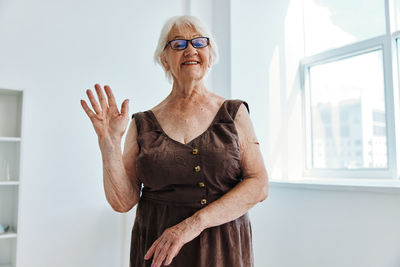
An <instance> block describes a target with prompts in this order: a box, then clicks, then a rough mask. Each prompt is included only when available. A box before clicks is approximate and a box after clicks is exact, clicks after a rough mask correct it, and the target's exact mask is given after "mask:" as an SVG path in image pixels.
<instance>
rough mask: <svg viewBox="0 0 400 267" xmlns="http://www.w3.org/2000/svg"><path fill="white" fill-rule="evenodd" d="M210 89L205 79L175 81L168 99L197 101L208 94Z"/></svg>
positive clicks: (186, 101) (187, 101) (173, 100)
mask: <svg viewBox="0 0 400 267" xmlns="http://www.w3.org/2000/svg"><path fill="white" fill-rule="evenodd" d="M208 93H209V92H208V90H207V88H206V87H205V85H204V83H203V81H202V80H201V81H193V80H192V81H187V82H177V81H174V84H173V86H172V91H171V93H170V94H169V95H168V97H167V98H168V99H169V100H170V101H172V102H185V103H189V102H197V101H198V100H199V99H200V98H203V97H206V96H208Z"/></svg>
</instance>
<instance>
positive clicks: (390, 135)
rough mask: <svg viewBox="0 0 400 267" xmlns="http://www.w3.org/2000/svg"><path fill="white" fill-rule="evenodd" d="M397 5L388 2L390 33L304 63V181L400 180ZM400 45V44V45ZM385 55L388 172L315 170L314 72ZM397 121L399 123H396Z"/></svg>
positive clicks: (373, 170)
mask: <svg viewBox="0 0 400 267" xmlns="http://www.w3.org/2000/svg"><path fill="white" fill-rule="evenodd" d="M394 7H395V3H394V2H392V1H391V0H385V22H386V33H385V34H384V35H380V36H377V37H374V38H370V39H367V40H362V41H359V42H355V43H351V44H348V45H345V46H342V47H338V48H333V49H329V50H326V51H323V52H320V53H318V54H315V55H311V56H307V57H304V58H303V59H302V60H301V61H300V70H299V72H300V77H301V79H300V83H301V85H300V88H301V97H302V99H301V100H302V101H301V102H302V125H303V134H304V135H303V137H304V138H303V152H304V153H303V155H304V156H303V157H302V166H303V173H302V177H303V179H321V180H323V179H326V178H334V179H344V178H352V179H356V180H360V179H361V180H364V179H367V180H371V179H383V180H385V181H387V180H390V179H392V180H396V181H398V180H399V179H400V173H399V166H400V157H399V154H400V153H399V151H397V152H396V144H400V125H399V124H400V120H399V118H400V116H399V114H400V106H399V104H400V101H399V100H400V99H399V98H400V97H399V95H400V93H399V86H398V85H399V79H400V74H399V72H398V70H399V69H400V67H399V66H400V65H399V64H400V62H399V59H398V54H399V51H398V49H397V45H396V44H397V41H399V42H400V31H396V32H393V33H392V31H391V25H395V20H394V13H395V9H394ZM399 45H400V43H399ZM377 49H379V50H381V51H382V63H383V77H384V99H385V117H386V118H385V122H386V137H387V139H386V140H387V168H370V169H367V168H365V169H328V168H325V169H320V168H312V167H311V166H309V165H310V163H311V160H312V154H313V150H312V142H313V140H312V117H311V103H310V92H311V88H310V68H311V67H313V66H317V65H321V64H326V63H330V62H335V61H338V60H342V59H346V58H350V57H354V56H357V55H362V54H364V53H368V52H372V51H376V50H377ZM396 120H397V121H398V123H396Z"/></svg>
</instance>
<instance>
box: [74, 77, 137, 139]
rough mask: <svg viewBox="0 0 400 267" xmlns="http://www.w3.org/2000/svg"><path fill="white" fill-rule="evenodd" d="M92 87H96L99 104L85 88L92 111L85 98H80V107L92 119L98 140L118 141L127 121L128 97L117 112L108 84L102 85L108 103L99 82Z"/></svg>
mask: <svg viewBox="0 0 400 267" xmlns="http://www.w3.org/2000/svg"><path fill="white" fill-rule="evenodd" d="M94 88H95V89H96V93H97V97H98V98H99V102H100V105H99V104H98V102H97V101H96V98H95V97H94V95H93V92H92V91H91V90H90V89H87V90H86V94H87V96H88V97H89V100H90V103H91V104H92V107H93V110H94V111H92V110H91V109H90V108H89V106H88V105H87V103H86V101H85V100H81V105H82V108H83V109H84V110H85V112H86V114H87V115H88V117H89V119H90V120H91V121H92V123H93V127H94V130H95V131H96V133H97V136H98V137H99V140H104V139H110V140H112V141H119V142H120V141H121V139H122V136H123V135H124V133H125V130H126V127H127V125H128V122H129V115H128V111H129V107H128V103H129V99H125V100H124V102H122V105H121V112H119V110H118V107H117V103H116V102H115V98H114V95H113V93H112V91H111V88H110V86H108V85H105V86H104V91H105V92H106V94H107V98H108V103H107V100H106V98H105V96H104V94H103V90H102V88H101V86H100V85H99V84H95V85H94Z"/></svg>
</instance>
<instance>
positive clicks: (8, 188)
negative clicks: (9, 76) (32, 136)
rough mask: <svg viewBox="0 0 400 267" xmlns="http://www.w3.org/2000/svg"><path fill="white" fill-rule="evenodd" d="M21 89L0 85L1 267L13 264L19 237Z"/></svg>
mask: <svg viewBox="0 0 400 267" xmlns="http://www.w3.org/2000/svg"><path fill="white" fill-rule="evenodd" d="M22 99H23V91H21V90H9V89H1V88H0V224H7V225H9V226H10V228H9V230H8V231H7V232H6V233H3V234H0V267H15V266H16V259H17V257H16V256H17V239H18V205H19V188H20V151H21V142H22V138H21V122H22Z"/></svg>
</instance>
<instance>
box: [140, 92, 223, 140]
mask: <svg viewBox="0 0 400 267" xmlns="http://www.w3.org/2000/svg"><path fill="white" fill-rule="evenodd" d="M227 101H228V99H225V100H224V102H222V104H221V106H220V107H219V109H218V111H217V113H216V114H215V116H214V118H213V119H212V121H211V123H210V125H209V126H208V127H207V129H206V130H205V131H204V132H202V133H201V134H200V135H198V136H196V137H195V138H193V139H192V140H190V141H189V142H187V143H182V142H179V141H177V140H175V139H173V138H171V137H170V136H169V135H168V134H167V133H166V132H165V131H164V129H163V128H162V126H161V124H160V122H159V121H158V119H157V117H156V115H155V114H154V112H153V111H152V110H151V109H149V110H148V112H149V114H150V115H151V117H152V119H153V120H154V122H155V123H156V124H157V126H158V128H160V131H161V133H162V134H163V135H164V136H165V137H166V138H167V139H169V140H171V141H172V142H174V143H178V144H180V145H183V146H190V144H191V143H193V142H194V141H195V140H197V139H200V138H201V137H202V136H203V135H205V134H206V133H207V132H208V131H209V130H210V129H211V127H212V126H213V125H214V123H215V120H216V119H217V117H218V115H219V113H220V112H221V110H222V108H223V107H224V106H225V103H226V102H227Z"/></svg>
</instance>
